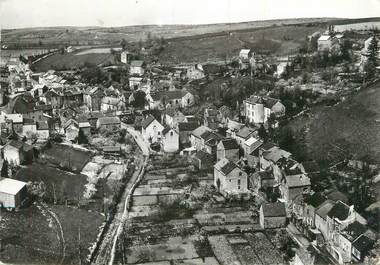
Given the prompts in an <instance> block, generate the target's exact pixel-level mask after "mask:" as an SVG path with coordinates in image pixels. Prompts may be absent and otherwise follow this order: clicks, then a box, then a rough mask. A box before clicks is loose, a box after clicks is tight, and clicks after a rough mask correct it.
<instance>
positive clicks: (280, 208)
mask: <svg viewBox="0 0 380 265" xmlns="http://www.w3.org/2000/svg"><path fill="white" fill-rule="evenodd" d="M261 207H263V214H264V217H286V211H285V204H284V203H283V202H274V203H263V204H262V205H261Z"/></svg>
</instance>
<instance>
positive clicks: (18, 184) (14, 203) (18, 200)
mask: <svg viewBox="0 0 380 265" xmlns="http://www.w3.org/2000/svg"><path fill="white" fill-rule="evenodd" d="M26 198H27V193H26V183H25V182H22V181H19V180H15V179H10V178H0V207H4V208H9V209H15V208H19V207H20V206H22V205H23V204H24V202H25V201H26Z"/></svg>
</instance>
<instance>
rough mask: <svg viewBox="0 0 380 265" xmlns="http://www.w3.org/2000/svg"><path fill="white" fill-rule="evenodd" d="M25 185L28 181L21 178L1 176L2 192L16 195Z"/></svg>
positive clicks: (0, 191) (0, 186)
mask: <svg viewBox="0 0 380 265" xmlns="http://www.w3.org/2000/svg"><path fill="white" fill-rule="evenodd" d="M25 186H26V183H25V182H22V181H19V180H15V179H10V178H3V179H2V178H0V193H6V194H11V195H16V194H17V193H18V192H19V191H20V190H21V189H22V188H24V187H25Z"/></svg>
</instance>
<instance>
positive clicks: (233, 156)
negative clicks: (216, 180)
mask: <svg viewBox="0 0 380 265" xmlns="http://www.w3.org/2000/svg"><path fill="white" fill-rule="evenodd" d="M216 158H217V161H219V160H222V159H223V158H227V159H228V160H230V161H232V162H237V161H238V160H239V145H238V144H237V142H236V140H235V139H232V138H227V139H223V140H221V141H220V142H219V143H218V145H217V147H216Z"/></svg>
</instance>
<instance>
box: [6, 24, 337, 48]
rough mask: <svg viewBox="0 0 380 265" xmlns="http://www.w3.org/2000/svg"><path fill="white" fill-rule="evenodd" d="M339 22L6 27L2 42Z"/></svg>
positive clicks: (34, 43) (49, 42)
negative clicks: (108, 26)
mask: <svg viewBox="0 0 380 265" xmlns="http://www.w3.org/2000/svg"><path fill="white" fill-rule="evenodd" d="M331 21H337V19H334V18H304V19H284V20H267V21H252V22H243V23H231V24H207V25H161V26H160V25H143V26H127V27H110V28H104V27H86V28H80V27H52V28H24V29H4V30H2V31H1V33H2V39H1V43H2V44H5V45H7V46H9V48H12V47H16V48H18V47H22V48H28V47H41V46H43V47H49V46H50V47H54V46H59V45H80V46H83V45H111V44H115V43H119V41H120V40H121V39H123V38H125V39H126V40H127V41H129V42H137V41H139V40H144V39H146V38H147V36H148V34H150V35H151V36H152V37H154V36H157V37H164V38H165V39H172V38H181V37H189V36H194V35H202V34H213V33H219V32H231V31H241V30H250V29H255V28H264V27H270V26H274V25H294V24H315V23H317V24H320V23H327V22H331Z"/></svg>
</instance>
